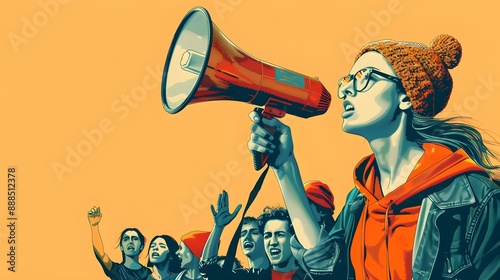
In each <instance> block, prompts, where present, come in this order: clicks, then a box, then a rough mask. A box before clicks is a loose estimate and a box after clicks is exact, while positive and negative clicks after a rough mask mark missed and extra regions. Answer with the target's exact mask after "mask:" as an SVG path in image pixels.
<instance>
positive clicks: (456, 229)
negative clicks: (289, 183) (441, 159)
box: [292, 173, 500, 280]
mask: <svg viewBox="0 0 500 280" xmlns="http://www.w3.org/2000/svg"><path fill="white" fill-rule="evenodd" d="M364 203H365V198H364V196H363V195H362V194H361V193H360V192H359V191H358V190H357V189H353V190H352V191H351V192H350V193H349V194H348V196H347V200H346V204H345V205H344V208H343V209H342V211H341V213H340V214H339V217H338V219H337V222H336V224H335V226H334V228H333V229H332V230H331V231H330V233H329V234H326V232H324V231H323V230H321V235H320V237H319V242H318V245H316V246H315V247H314V248H311V249H308V250H306V249H304V248H303V247H302V246H301V245H300V243H299V242H298V241H297V239H296V238H293V240H292V249H293V252H294V255H295V257H296V258H297V259H298V261H299V263H300V264H301V266H302V267H303V268H304V269H306V270H307V271H308V272H309V274H310V275H311V276H312V277H313V279H315V280H316V279H354V277H355V276H354V269H353V267H352V264H351V262H350V245H351V242H352V238H353V236H354V231H355V229H356V226H357V223H358V220H359V218H360V215H361V211H362V209H363V206H364ZM412 262H413V264H412V270H413V274H412V278H413V279H414V280H424V279H500V188H499V187H498V185H496V184H495V183H494V182H493V181H492V180H491V179H489V178H488V177H486V176H485V175H484V174H479V173H467V174H462V175H459V176H457V177H455V178H453V179H451V180H447V181H445V182H443V183H441V184H439V185H437V186H435V187H434V188H433V189H432V192H430V193H429V194H427V195H426V196H425V198H424V199H423V200H422V204H421V208H420V214H419V218H418V222H417V227H416V232H415V239H414V245H413V258H412Z"/></svg>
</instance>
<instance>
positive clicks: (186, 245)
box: [175, 230, 210, 280]
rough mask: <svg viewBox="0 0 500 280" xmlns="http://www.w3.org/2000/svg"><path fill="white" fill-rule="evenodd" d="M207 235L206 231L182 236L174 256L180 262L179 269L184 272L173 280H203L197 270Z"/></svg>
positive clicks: (208, 233)
mask: <svg viewBox="0 0 500 280" xmlns="http://www.w3.org/2000/svg"><path fill="white" fill-rule="evenodd" d="M209 235H210V232H208V231H198V230H195V231H191V232H189V233H186V234H185V235H184V236H182V238H181V243H180V244H179V250H178V251H177V252H176V255H177V256H178V258H179V259H180V260H181V268H182V269H184V270H183V271H181V273H179V274H178V275H177V277H176V278H175V280H193V279H194V280H203V277H202V276H201V274H200V270H199V267H200V259H201V254H202V252H203V248H204V247H205V244H206V243H207V240H208V237H209Z"/></svg>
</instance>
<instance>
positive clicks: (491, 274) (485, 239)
mask: <svg viewBox="0 0 500 280" xmlns="http://www.w3.org/2000/svg"><path fill="white" fill-rule="evenodd" d="M472 180H473V179H471V181H472ZM487 183H488V185H489V186H488V187H487V188H485V192H487V193H485V194H483V195H484V199H483V201H482V202H481V203H480V205H479V206H478V207H477V208H476V209H475V212H474V213H472V214H473V216H472V217H473V218H472V219H473V220H474V217H477V223H476V225H475V226H474V225H472V227H471V228H472V229H471V231H470V232H469V233H467V234H472V236H471V237H470V238H471V239H470V240H471V242H470V256H471V258H472V260H471V261H472V263H473V265H474V267H475V270H476V273H477V275H478V277H477V279H500V188H499V187H498V186H497V185H495V184H493V183H492V182H491V181H488V182H487ZM489 183H491V184H489Z"/></svg>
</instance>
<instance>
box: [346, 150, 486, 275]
mask: <svg viewBox="0 0 500 280" xmlns="http://www.w3.org/2000/svg"><path fill="white" fill-rule="evenodd" d="M422 148H423V150H424V153H423V155H422V157H421V158H420V159H419V161H418V162H417V164H416V165H415V167H414V168H413V170H412V171H411V173H410V175H409V176H408V179H407V181H406V182H405V183H404V184H402V185H401V186H399V187H397V188H396V189H394V190H393V191H391V192H390V193H388V194H386V195H385V196H384V195H383V193H382V189H381V187H380V180H379V175H378V168H377V162H376V159H375V156H374V155H373V154H372V155H370V156H368V157H366V158H364V159H363V160H361V161H360V162H359V164H358V165H357V167H356V169H355V170H354V182H355V185H356V188H358V190H359V191H360V192H361V193H362V194H363V195H364V196H365V197H366V203H365V206H364V209H363V212H362V214H361V218H360V222H359V223H358V226H357V228H356V230H355V233H354V237H353V241H352V246H351V260H352V263H353V266H354V270H355V273H356V278H357V279H411V277H412V253H413V240H414V237H415V230H416V224H417V221H418V215H419V213H420V204H421V202H422V199H423V198H424V196H426V195H427V193H428V192H427V191H429V190H430V189H431V188H433V187H434V186H437V185H438V184H440V183H442V182H444V181H446V180H448V179H451V178H453V177H455V176H457V175H459V174H462V173H465V172H473V171H476V172H481V171H483V172H484V170H483V169H482V168H480V167H479V166H478V165H476V164H475V163H474V161H473V160H472V159H471V158H470V157H469V156H468V155H467V154H466V153H465V151H463V150H462V149H459V150H457V151H455V152H453V151H451V150H450V149H449V148H447V147H446V146H443V145H439V144H433V143H426V144H424V145H423V146H422ZM389 260H390V261H389Z"/></svg>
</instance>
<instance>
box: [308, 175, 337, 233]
mask: <svg viewBox="0 0 500 280" xmlns="http://www.w3.org/2000/svg"><path fill="white" fill-rule="evenodd" d="M304 189H305V190H306V195H307V199H309V204H310V205H311V210H312V213H313V215H314V218H315V219H316V222H317V223H318V224H319V225H320V226H323V227H325V231H326V232H330V230H331V229H332V228H333V225H335V219H334V218H333V213H334V212H335V204H334V196H333V194H332V191H331V190H330V187H328V185H327V184H325V183H323V182H321V181H318V180H312V181H308V182H306V183H305V184H304Z"/></svg>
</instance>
